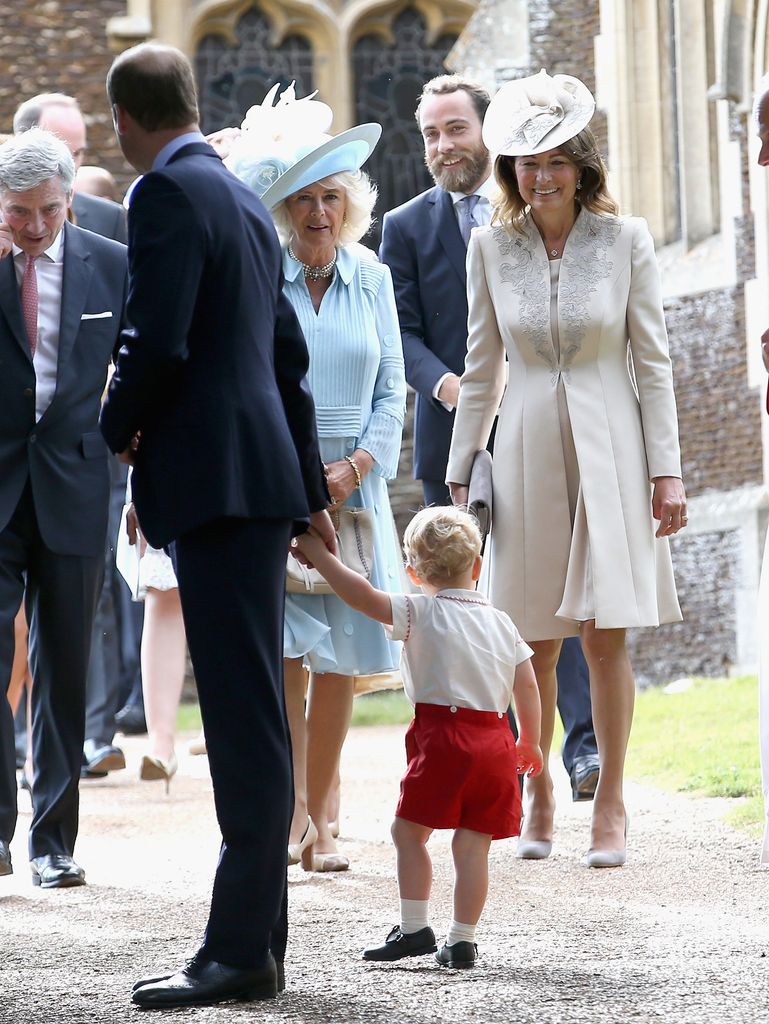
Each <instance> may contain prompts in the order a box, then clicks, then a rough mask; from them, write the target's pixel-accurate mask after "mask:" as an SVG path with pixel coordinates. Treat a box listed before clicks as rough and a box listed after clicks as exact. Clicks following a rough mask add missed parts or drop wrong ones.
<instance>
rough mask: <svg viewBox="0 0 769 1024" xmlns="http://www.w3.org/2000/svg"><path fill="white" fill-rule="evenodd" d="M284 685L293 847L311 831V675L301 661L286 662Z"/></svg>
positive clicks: (290, 660)
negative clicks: (290, 762) (308, 703)
mask: <svg viewBox="0 0 769 1024" xmlns="http://www.w3.org/2000/svg"><path fill="white" fill-rule="evenodd" d="M283 686H284V688H285V693H286V715H287V716H288V728H289V732H290V733H291V752H292V757H293V765H294V816H293V818H292V819H291V830H290V832H289V837H288V841H289V844H290V845H292V846H293V845H295V844H297V843H299V842H300V841H301V839H302V837H303V836H304V834H305V831H306V829H307V721H306V719H305V711H304V705H305V697H306V692H307V672H306V671H305V669H304V666H303V665H302V659H301V658H286V659H285V660H284V662H283Z"/></svg>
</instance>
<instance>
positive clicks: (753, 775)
mask: <svg viewBox="0 0 769 1024" xmlns="http://www.w3.org/2000/svg"><path fill="white" fill-rule="evenodd" d="M757 689H758V682H757V679H756V677H755V676H744V677H740V678H736V679H695V680H694V681H693V682H692V685H691V686H690V687H688V688H687V689H685V690H683V691H681V692H679V693H666V692H665V690H664V689H662V688H653V689H649V690H645V691H644V692H643V693H640V694H639V695H638V699H637V701H636V712H635V717H634V719H633V732H632V734H631V737H630V748H629V750H628V759H627V772H628V775H629V776H630V777H631V778H636V779H644V780H648V781H650V782H652V783H654V784H655V785H657V786H660V787H661V788H663V789H672V790H677V791H679V792H685V793H693V794H698V795H702V796H720V797H730V798H737V797H746V798H748V799H749V803H745V804H744V805H743V808H742V810H741V811H740V815H741V816H742V817H743V818H745V817H750V816H751V815H754V814H755V809H760V799H756V798H760V796H761V776H760V767H759V757H758V724H757V717H758V693H757Z"/></svg>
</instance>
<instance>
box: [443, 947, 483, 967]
mask: <svg viewBox="0 0 769 1024" xmlns="http://www.w3.org/2000/svg"><path fill="white" fill-rule="evenodd" d="M477 958H478V947H477V946H476V944H475V943H474V942H455V943H453V944H452V945H451V946H449V945H447V944H446V943H445V942H444V943H443V945H442V946H441V948H440V949H439V950H438V952H437V953H436V954H435V959H436V960H437V961H438V963H439V964H440V965H441V967H453V968H455V969H457V970H462V969H463V968H465V967H474V966H475V961H476V959H477Z"/></svg>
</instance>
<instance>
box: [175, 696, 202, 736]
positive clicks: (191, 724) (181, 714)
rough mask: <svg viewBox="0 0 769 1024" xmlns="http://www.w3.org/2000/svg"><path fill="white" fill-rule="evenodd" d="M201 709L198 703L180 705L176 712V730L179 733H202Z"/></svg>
mask: <svg viewBox="0 0 769 1024" xmlns="http://www.w3.org/2000/svg"><path fill="white" fill-rule="evenodd" d="M201 724H202V723H201V720H200V707H199V706H198V704H197V703H194V704H188V703H186V702H185V703H184V704H180V705H179V710H178V711H177V712H176V728H177V729H178V730H179V732H200V726H201Z"/></svg>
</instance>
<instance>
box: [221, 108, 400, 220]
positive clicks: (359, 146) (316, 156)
mask: <svg viewBox="0 0 769 1024" xmlns="http://www.w3.org/2000/svg"><path fill="white" fill-rule="evenodd" d="M381 135H382V126H381V125H378V124H374V123H370V124H361V125H357V126H356V127H355V128H348V129H347V131H344V132H340V133H339V135H333V136H331V135H316V136H315V138H314V139H312V140H311V141H303V142H293V141H286V140H282V141H280V142H276V143H275V145H274V152H272V153H265V152H264V149H263V146H259V147H258V148H259V149H261V150H262V151H261V152H260V153H259V154H258V156H257V154H256V153H254V152H249V150H250V148H251V147H250V146H249V145H248V140H247V139H243V143H244V144H243V145H236V146H235V147H233V152H232V153H231V155H230V158H229V159H228V161H227V164H228V166H229V168H230V170H231V171H232V172H233V173H234V174H236V175H237V176H238V177H239V178H241V180H243V181H245V182H246V184H248V185H250V186H251V188H253V190H254V191H255V192H256V194H257V195H258V196H259V197H260V198H261V200H262V202H263V203H264V205H265V206H266V207H267V209H268V210H272V209H274V208H275V207H276V206H277V205H278V203H281V202H283V200H284V199H286V198H288V196H291V195H293V194H294V192H298V191H299V190H300V189H302V188H307V186H308V185H313V184H315V182H316V181H323V180H324V179H325V178H330V177H331V176H332V175H334V174H341V173H343V172H345V171H347V172H353V171H358V170H360V168H361V167H362V166H363V164H364V163H365V162H366V160H368V158H369V157H370V156H371V154H372V153H373V151H374V148H375V146H376V144H377V142H379V139H380V136H381ZM255 141H256V140H255Z"/></svg>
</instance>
